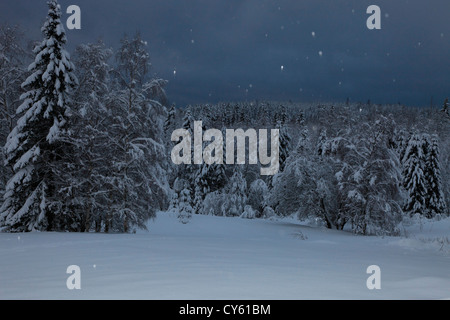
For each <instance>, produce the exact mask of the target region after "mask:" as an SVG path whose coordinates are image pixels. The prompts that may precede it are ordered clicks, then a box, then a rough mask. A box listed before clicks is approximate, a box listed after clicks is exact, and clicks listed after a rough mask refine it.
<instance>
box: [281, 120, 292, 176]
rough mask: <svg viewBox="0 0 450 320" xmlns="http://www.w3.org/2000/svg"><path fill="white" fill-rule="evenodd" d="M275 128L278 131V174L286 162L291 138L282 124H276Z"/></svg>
mask: <svg viewBox="0 0 450 320" xmlns="http://www.w3.org/2000/svg"><path fill="white" fill-rule="evenodd" d="M277 128H278V129H279V130H280V153H279V156H280V172H283V170H284V167H285V164H286V160H287V158H288V157H289V153H290V151H291V140H292V138H291V136H290V134H289V132H288V128H287V127H286V125H285V124H283V122H281V121H279V122H278V123H277Z"/></svg>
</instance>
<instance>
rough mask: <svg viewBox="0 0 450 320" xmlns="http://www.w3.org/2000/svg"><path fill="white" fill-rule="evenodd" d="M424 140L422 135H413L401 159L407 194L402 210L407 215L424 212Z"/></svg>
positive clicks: (425, 190)
mask: <svg viewBox="0 0 450 320" xmlns="http://www.w3.org/2000/svg"><path fill="white" fill-rule="evenodd" d="M425 144H426V140H425V137H424V136H423V135H420V134H413V135H412V136H411V138H410V139H409V142H408V146H407V148H406V151H405V155H404V157H403V186H404V188H405V190H406V192H407V198H406V203H405V205H404V210H405V211H406V212H408V213H409V214H416V213H417V214H424V212H425V211H426V193H427V186H426V183H427V181H426V178H425V173H424V170H425V165H426V150H425V148H426V145H425Z"/></svg>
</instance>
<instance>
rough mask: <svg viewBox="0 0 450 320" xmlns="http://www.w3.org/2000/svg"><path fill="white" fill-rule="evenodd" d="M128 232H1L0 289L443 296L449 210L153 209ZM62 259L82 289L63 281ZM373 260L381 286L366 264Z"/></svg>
mask: <svg viewBox="0 0 450 320" xmlns="http://www.w3.org/2000/svg"><path fill="white" fill-rule="evenodd" d="M148 229H149V231H148V232H146V231H138V232H137V233H136V234H94V233H38V232H34V233H26V234H7V233H0V257H1V260H0V299H152V300H153V299H158V300H159V299H166V300H179V299H194V300H197V299H221V300H222V299H238V300H241V299H256V300H259V299H274V300H278V299H287V300H296V299H449V298H450V274H449V270H450V244H449V243H448V239H449V238H450V231H449V230H450V219H448V218H447V219H443V220H441V221H427V222H423V223H419V222H416V223H414V224H411V225H410V226H408V227H405V231H406V233H407V236H402V237H375V236H372V237H368V236H357V235H354V234H352V233H348V232H346V231H334V230H329V229H324V228H322V227H318V226H313V225H307V224H302V223H301V222H299V221H298V220H292V219H278V220H262V219H253V220H251V219H241V218H230V217H215V216H204V215H196V216H194V217H193V218H192V219H191V221H190V222H189V223H188V224H186V225H184V224H181V223H180V222H179V221H178V219H177V215H176V214H173V213H159V214H158V215H157V218H156V219H155V220H153V221H151V222H149V223H148ZM69 265H78V266H79V267H80V268H81V290H69V289H68V288H67V286H66V280H67V278H68V277H69V276H70V274H67V273H66V269H67V267H68V266H69ZM370 265H378V266H379V267H380V269H381V289H380V290H376V289H375V290H369V289H368V288H367V286H366V281H367V278H368V277H369V276H370V274H367V273H366V269H367V267H368V266H370Z"/></svg>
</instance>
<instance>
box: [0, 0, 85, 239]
mask: <svg viewBox="0 0 450 320" xmlns="http://www.w3.org/2000/svg"><path fill="white" fill-rule="evenodd" d="M48 6H49V11H48V16H47V19H46V21H45V23H44V26H43V27H42V32H43V34H44V40H43V41H42V42H41V43H40V44H38V45H37V46H36V47H35V49H34V53H35V55H36V56H35V61H34V62H33V63H32V64H31V65H30V67H29V70H30V71H31V75H30V76H29V77H28V78H27V79H26V80H25V82H24V83H23V84H22V87H23V88H24V89H25V90H26V92H25V93H24V94H23V95H22V96H21V99H22V100H23V103H22V105H21V106H19V108H18V109H17V113H18V114H21V117H20V119H19V120H18V121H17V125H16V126H15V128H14V129H13V130H12V132H11V133H10V135H9V136H8V140H7V142H6V146H5V148H6V154H7V159H6V161H7V163H8V164H9V165H12V166H13V170H14V175H13V177H12V178H11V179H10V180H9V182H8V183H7V186H6V192H5V195H4V200H5V201H4V203H3V205H2V207H1V209H0V211H1V214H0V220H1V221H2V224H3V225H4V226H6V228H7V230H9V231H19V232H22V231H32V230H63V229H66V228H68V226H67V225H65V224H66V223H70V220H71V218H73V217H70V216H69V213H68V212H65V209H64V204H63V203H62V199H61V198H62V195H58V192H59V190H60V187H61V183H66V182H64V181H59V177H58V175H59V174H60V173H61V172H62V171H64V170H67V169H68V167H67V166H66V165H67V164H64V163H62V162H63V161H62V159H68V158H70V155H69V154H68V148H67V146H66V144H65V143H64V142H63V135H64V134H65V132H66V129H67V128H68V126H69V122H68V120H69V106H68V104H69V92H70V90H71V89H72V88H73V87H74V86H75V85H76V83H77V80H76V77H75V75H74V73H73V69H74V67H73V64H72V63H71V62H70V58H69V54H68V53H67V52H66V51H65V50H64V45H65V43H66V41H67V40H66V35H65V31H64V27H63V24H62V23H61V8H60V6H59V4H58V2H57V1H56V0H50V1H49V2H48ZM64 220H66V221H64Z"/></svg>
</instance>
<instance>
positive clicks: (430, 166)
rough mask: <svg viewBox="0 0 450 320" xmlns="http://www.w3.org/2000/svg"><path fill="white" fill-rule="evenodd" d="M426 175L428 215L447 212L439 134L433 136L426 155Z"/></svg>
mask: <svg viewBox="0 0 450 320" xmlns="http://www.w3.org/2000/svg"><path fill="white" fill-rule="evenodd" d="M425 168H426V169H425V177H426V180H427V194H426V208H427V213H426V214H427V217H428V218H432V217H434V216H435V215H436V214H442V213H444V212H445V207H446V206H445V200H444V192H443V189H442V181H441V168H440V164H439V142H438V139H437V136H433V137H431V141H430V145H429V147H428V152H427V155H426V167H425Z"/></svg>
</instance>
